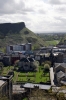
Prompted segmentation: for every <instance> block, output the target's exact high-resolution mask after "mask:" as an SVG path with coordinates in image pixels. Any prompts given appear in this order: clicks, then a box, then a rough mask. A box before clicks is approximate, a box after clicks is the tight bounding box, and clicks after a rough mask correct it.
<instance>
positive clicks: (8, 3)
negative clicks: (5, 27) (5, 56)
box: [0, 0, 66, 33]
mask: <svg viewBox="0 0 66 100" xmlns="http://www.w3.org/2000/svg"><path fill="white" fill-rule="evenodd" d="M9 22H10V23H16V22H25V25H26V27H27V28H29V29H30V30H31V31H33V32H35V33H43V32H66V0H0V23H9Z"/></svg>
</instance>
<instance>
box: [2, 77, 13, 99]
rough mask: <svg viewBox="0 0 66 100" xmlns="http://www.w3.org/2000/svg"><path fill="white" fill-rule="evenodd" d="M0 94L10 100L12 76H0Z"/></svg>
mask: <svg viewBox="0 0 66 100" xmlns="http://www.w3.org/2000/svg"><path fill="white" fill-rule="evenodd" d="M0 94H2V96H3V95H7V96H8V98H9V100H12V75H11V76H0Z"/></svg>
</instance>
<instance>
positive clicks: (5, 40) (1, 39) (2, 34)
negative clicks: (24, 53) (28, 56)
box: [0, 22, 45, 48]
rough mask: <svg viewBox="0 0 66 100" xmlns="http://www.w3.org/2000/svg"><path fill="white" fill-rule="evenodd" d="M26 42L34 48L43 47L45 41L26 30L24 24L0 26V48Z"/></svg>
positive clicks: (4, 24)
mask: <svg viewBox="0 0 66 100" xmlns="http://www.w3.org/2000/svg"><path fill="white" fill-rule="evenodd" d="M27 42H30V43H32V44H33V47H34V48H38V47H39V46H44V45H45V41H43V40H42V38H40V37H39V36H38V35H36V34H35V33H33V32H32V31H30V30H29V29H28V28H26V26H25V23H24V22H21V23H3V24H0V47H4V46H6V45H10V44H22V43H27Z"/></svg>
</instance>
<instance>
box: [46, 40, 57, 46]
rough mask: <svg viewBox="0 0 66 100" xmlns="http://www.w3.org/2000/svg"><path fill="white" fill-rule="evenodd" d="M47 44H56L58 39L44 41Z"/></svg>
mask: <svg viewBox="0 0 66 100" xmlns="http://www.w3.org/2000/svg"><path fill="white" fill-rule="evenodd" d="M46 43H47V45H54V46H56V45H57V44H58V43H59V40H53V41H46Z"/></svg>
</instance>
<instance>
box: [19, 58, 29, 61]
mask: <svg viewBox="0 0 66 100" xmlns="http://www.w3.org/2000/svg"><path fill="white" fill-rule="evenodd" d="M20 61H24V62H30V61H29V59H28V58H21V59H20Z"/></svg>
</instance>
